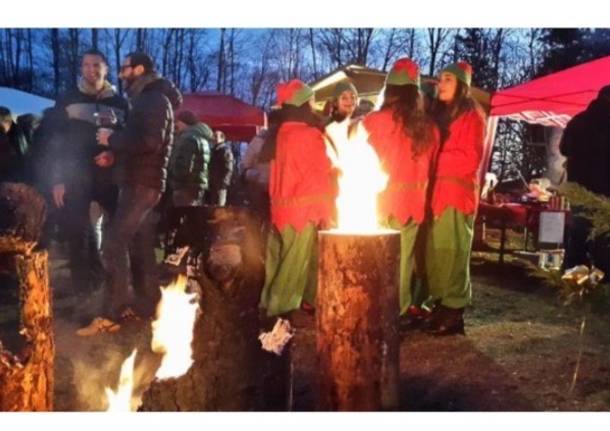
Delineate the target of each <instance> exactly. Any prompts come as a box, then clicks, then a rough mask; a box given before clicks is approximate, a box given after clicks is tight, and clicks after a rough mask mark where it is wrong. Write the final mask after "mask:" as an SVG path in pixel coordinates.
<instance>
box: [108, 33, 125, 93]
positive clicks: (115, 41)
mask: <svg viewBox="0 0 610 431" xmlns="http://www.w3.org/2000/svg"><path fill="white" fill-rule="evenodd" d="M106 34H107V36H108V37H109V38H110V39H111V41H112V50H113V52H114V62H115V63H114V64H115V67H116V70H117V73H118V71H119V70H121V60H122V54H121V49H122V48H123V45H124V44H125V41H126V40H127V36H129V34H130V30H129V29H121V28H115V29H112V30H109V29H108V30H106ZM118 84H119V91H120V92H122V91H123V83H122V82H121V81H120V80H119V82H118Z"/></svg>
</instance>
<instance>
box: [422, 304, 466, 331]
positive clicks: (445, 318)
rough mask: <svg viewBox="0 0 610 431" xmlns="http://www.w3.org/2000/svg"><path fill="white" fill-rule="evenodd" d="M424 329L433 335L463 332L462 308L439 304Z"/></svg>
mask: <svg viewBox="0 0 610 431" xmlns="http://www.w3.org/2000/svg"><path fill="white" fill-rule="evenodd" d="M437 308H438V311H437V312H436V313H434V314H435V316H434V318H432V319H430V321H429V323H428V324H427V325H426V328H425V329H424V331H425V332H426V333H428V334H431V335H435V336H444V335H455V334H462V335H465V334H464V309H463V308H448V307H445V306H443V305H440V306H439V307H437Z"/></svg>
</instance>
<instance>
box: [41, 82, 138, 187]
mask: <svg viewBox="0 0 610 431" xmlns="http://www.w3.org/2000/svg"><path fill="white" fill-rule="evenodd" d="M127 109H128V104H127V100H125V99H124V98H123V97H122V96H120V95H119V94H118V93H116V92H115V91H114V89H113V88H112V87H110V85H109V84H107V88H106V89H105V90H104V91H103V92H102V93H100V94H97V95H96V94H88V93H85V92H83V91H82V89H80V88H77V89H74V90H73V91H70V92H68V93H66V94H65V95H64V96H63V97H61V98H59V99H58V100H57V103H56V104H55V107H54V108H53V111H54V114H53V117H52V120H53V124H52V125H51V126H50V128H51V132H50V134H51V138H50V141H49V144H48V145H49V159H50V161H51V162H50V169H51V172H50V177H51V178H50V182H51V184H52V185H54V184H66V183H73V184H85V183H86V182H88V181H96V182H104V183H110V182H112V181H113V178H112V170H111V169H108V168H100V167H98V166H97V165H96V164H95V161H94V157H95V156H96V155H97V154H98V153H99V152H100V151H102V150H103V147H101V146H100V145H98V144H97V140H96V137H95V134H96V132H97V128H98V124H97V118H98V117H97V115H99V114H102V113H103V114H106V113H110V110H112V112H113V113H114V115H115V116H116V118H117V122H116V124H115V126H114V127H115V128H120V127H122V125H123V124H124V122H125V118H126V115H127Z"/></svg>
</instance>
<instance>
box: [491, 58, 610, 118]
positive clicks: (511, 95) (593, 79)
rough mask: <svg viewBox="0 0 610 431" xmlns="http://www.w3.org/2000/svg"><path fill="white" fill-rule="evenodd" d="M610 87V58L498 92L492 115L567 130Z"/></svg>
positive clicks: (495, 95)
mask: <svg viewBox="0 0 610 431" xmlns="http://www.w3.org/2000/svg"><path fill="white" fill-rule="evenodd" d="M608 84H610V56H608V57H604V58H600V59H598V60H594V61H590V62H588V63H584V64H581V65H578V66H574V67H571V68H569V69H565V70H562V71H560V72H556V73H553V74H550V75H547V76H543V77H542V78H538V79H534V80H532V81H530V82H526V83H525V84H521V85H517V86H515V87H510V88H507V89H505V90H501V91H498V92H497V93H495V94H494V95H493V96H492V99H491V115H492V116H499V117H509V118H513V119H516V120H522V121H526V122H528V123H534V124H542V125H545V126H559V127H562V128H564V127H565V126H566V124H567V122H568V121H569V120H570V118H572V117H573V116H574V115H576V114H578V113H579V112H581V111H584V110H585V109H586V108H587V106H588V105H589V103H590V102H591V101H592V100H593V99H595V97H596V96H597V93H598V92H599V90H600V89H601V88H602V87H604V86H605V85H608Z"/></svg>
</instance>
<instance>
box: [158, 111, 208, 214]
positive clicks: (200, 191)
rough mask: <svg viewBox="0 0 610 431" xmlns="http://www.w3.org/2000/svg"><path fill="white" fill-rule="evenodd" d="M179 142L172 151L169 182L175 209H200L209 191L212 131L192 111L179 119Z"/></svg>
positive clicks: (180, 114)
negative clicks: (207, 190)
mask: <svg viewBox="0 0 610 431" xmlns="http://www.w3.org/2000/svg"><path fill="white" fill-rule="evenodd" d="M176 132H177V133H178V134H177V139H176V142H175V143H174V148H173V149H172V157H171V160H170V168H169V178H170V188H171V190H172V200H173V203H174V206H198V205H202V204H203V196H204V193H205V191H206V189H207V188H208V167H209V163H210V142H211V141H212V140H213V139H214V133H213V132H212V129H210V127H209V126H208V125H207V124H205V123H202V122H201V121H199V119H198V118H197V117H196V116H195V114H193V113H192V112H191V111H182V112H180V113H179V114H178V115H176Z"/></svg>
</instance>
